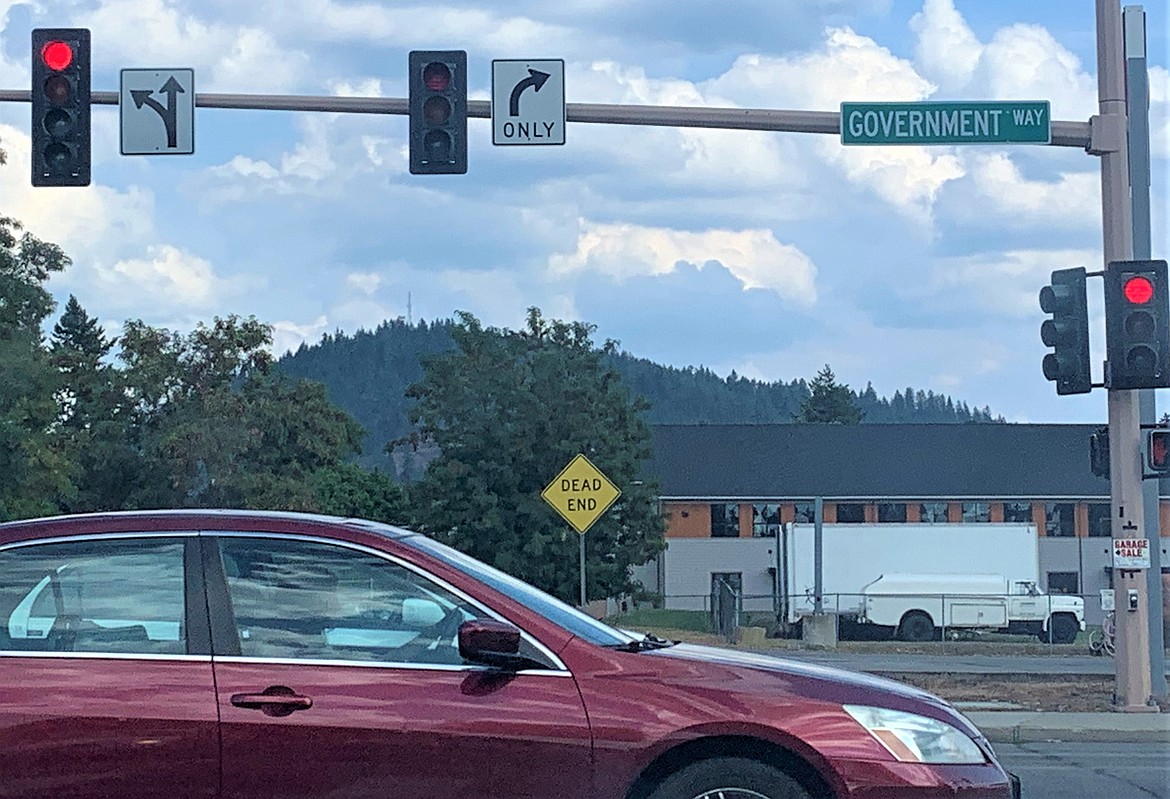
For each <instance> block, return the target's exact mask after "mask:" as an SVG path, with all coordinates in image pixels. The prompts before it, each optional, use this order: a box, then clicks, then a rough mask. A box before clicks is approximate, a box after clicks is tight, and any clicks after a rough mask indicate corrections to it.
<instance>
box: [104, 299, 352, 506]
mask: <svg viewBox="0 0 1170 799" xmlns="http://www.w3.org/2000/svg"><path fill="white" fill-rule="evenodd" d="M271 335H272V334H271V328H270V327H269V326H268V325H265V324H262V323H261V322H259V321H257V320H256V319H255V318H254V317H250V318H247V319H241V318H239V317H237V316H229V317H227V318H223V319H219V318H217V319H216V320H215V321H214V323H213V324H212V325H210V326H209V325H204V324H200V325H199V326H198V327H197V328H196V329H195V330H194V331H193V332H191V333H190V334H186V335H183V334H180V333H176V332H173V331H169V330H165V329H157V328H152V327H150V326H148V325H145V324H143V323H142V322H140V321H132V322H128V323H127V324H126V326H125V330H124V332H123V335H122V338H121V341H122V350H121V359H122V361H123V362H124V363H125V381H126V390H127V395H128V396H129V397H130V399H131V400H132V401H133V409H132V415H133V420H134V421H133V430H134V437H135V442H136V447H137V449H138V450H139V452H141V456H142V460H143V466H144V470H145V474H146V475H147V476H148V479H145V480H143V481H141V482H140V485H139V486H138V488H137V489H136V491H135V492H134V493H133V494H132V495H131V496H129V497H127V499H126V502H127V504H129V505H131V506H136V507H159V506H161V507H167V506H180V507H227V506H231V507H253V508H272V509H283V510H317V509H318V505H319V497H318V490H317V483H316V479H317V478H316V474H317V472H318V471H319V470H321V469H324V468H327V467H331V466H334V465H336V464H337V463H339V462H340V461H342V460H343V459H344V458H346V457H349V456H351V455H353V454H354V453H356V452H357V451H358V449H359V447H360V442H361V436H362V429H361V426H360V425H358V424H357V422H355V421H354V420H353V419H352V418H351V417H349V416H348V414H346V413H345V412H344V411H342V410H340V409H339V408H337V407H335V406H333V405H332V404H331V403H330V402H329V400H328V398H327V396H326V394H325V389H324V387H323V386H321V385H320V384H318V383H311V382H309V381H304V380H299V381H298V380H293V379H291V378H287V377H285V376H283V375H281V374H279V373H276V372H274V371H273V370H272V357H271V355H270V353H269V351H268V347H269V346H270V344H271V340H272V339H271Z"/></svg>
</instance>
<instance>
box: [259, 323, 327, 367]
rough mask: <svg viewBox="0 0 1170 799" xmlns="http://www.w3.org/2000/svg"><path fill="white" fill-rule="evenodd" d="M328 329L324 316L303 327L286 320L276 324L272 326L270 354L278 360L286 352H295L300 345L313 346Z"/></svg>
mask: <svg viewBox="0 0 1170 799" xmlns="http://www.w3.org/2000/svg"><path fill="white" fill-rule="evenodd" d="M328 329H329V320H328V319H327V318H326V317H325V315H324V314H322V315H321V316H318V317H317V318H316V319H314V320H313V321H312V322H309V323H307V324H303V325H299V324H297V323H295V322H289V321H287V320H281V321H279V322H276V323H274V324H273V325H272V352H273V353H274V354H275V355H276V356H277V357H278V358H279V357H280V356H281V355H283V354H284V353H286V352H290V351H293V352H295V351H296V349H297V347H299V346H301V344H315V343H316V342H317V340H318V339H320V338H321V334H323V333H324V332H325V331H326V330H328Z"/></svg>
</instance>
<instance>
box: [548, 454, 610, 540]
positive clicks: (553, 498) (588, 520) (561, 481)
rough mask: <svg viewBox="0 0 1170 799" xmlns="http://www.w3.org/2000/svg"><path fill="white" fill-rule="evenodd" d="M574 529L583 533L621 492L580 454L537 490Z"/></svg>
mask: <svg viewBox="0 0 1170 799" xmlns="http://www.w3.org/2000/svg"><path fill="white" fill-rule="evenodd" d="M540 495H541V496H542V497H544V501H545V502H547V503H548V504H550V505H552V506H553V507H554V508H556V511H557V513H559V514H561V516H564V517H565V521H567V522H568V523H569V524H571V525H573V529H574V530H576V531H577V532H578V533H584V532H585V531H586V530H588V529H589V528H590V527H591V526H592V525H593V523H594V522H595V521H597V520H598V519H600V518H601V514H603V513H605V512H606V511H607V510H609V506H610V505H612V504H613V503H614V500H616V499H617V498H618V497H620V496H621V495H622V492H621V491H619V490H618V487H617V486H615V485H614V484H613V483H611V482H610V481H609V478H608V477H606V476H605V475H604V474H602V473H601V470H600V469H598V468H597V467H596V466H594V465H593V464H592V463H590V462H589V459H588V458H586V457H585V456H584V455H578V456H577V457H575V458H573V460H571V461H569V465H568V466H566V467H565V468H564V469H562V470H561V473H560V474H558V475H557V476H556V477H555V478H553V481H552V482H551V483H549V484H548V485H547V486H545V488H544V491H541V492H540Z"/></svg>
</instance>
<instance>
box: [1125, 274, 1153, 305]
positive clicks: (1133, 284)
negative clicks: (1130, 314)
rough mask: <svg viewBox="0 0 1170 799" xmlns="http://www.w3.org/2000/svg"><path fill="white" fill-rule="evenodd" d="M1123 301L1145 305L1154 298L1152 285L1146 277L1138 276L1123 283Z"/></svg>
mask: <svg viewBox="0 0 1170 799" xmlns="http://www.w3.org/2000/svg"><path fill="white" fill-rule="evenodd" d="M1121 293H1122V294H1124V295H1125V299H1126V300H1127V301H1129V302H1130V303H1132V304H1134V305H1145V304H1146V303H1147V302H1149V301H1150V300H1152V299H1153V298H1154V284H1153V283H1152V282H1150V279H1149V278H1148V277H1143V276H1141V275H1138V276H1136V277H1131V278H1130V279H1129V280H1127V281H1125V285H1124V286H1122V288H1121Z"/></svg>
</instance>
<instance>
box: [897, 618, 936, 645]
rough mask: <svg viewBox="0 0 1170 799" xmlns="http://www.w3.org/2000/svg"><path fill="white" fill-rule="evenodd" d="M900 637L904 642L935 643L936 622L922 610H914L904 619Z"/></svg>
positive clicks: (899, 632) (899, 631)
mask: <svg viewBox="0 0 1170 799" xmlns="http://www.w3.org/2000/svg"><path fill="white" fill-rule="evenodd" d="M898 637H899V638H901V639H902V640H903V641H915V642H921V641H933V640H934V621H933V620H931V618H930V616H929V615H927V614H926V613H925V612H924V611H921V610H912V611H910V612H909V613H907V614H906V615H905V616H903V617H902V623H901V624H900V625H898Z"/></svg>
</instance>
